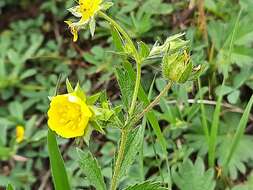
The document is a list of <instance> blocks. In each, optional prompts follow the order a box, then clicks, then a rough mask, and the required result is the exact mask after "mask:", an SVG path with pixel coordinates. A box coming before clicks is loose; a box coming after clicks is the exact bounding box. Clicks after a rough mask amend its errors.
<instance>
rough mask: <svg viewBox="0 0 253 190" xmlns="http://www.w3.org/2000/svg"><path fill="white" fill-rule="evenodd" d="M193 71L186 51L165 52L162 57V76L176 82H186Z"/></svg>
mask: <svg viewBox="0 0 253 190" xmlns="http://www.w3.org/2000/svg"><path fill="white" fill-rule="evenodd" d="M192 71H193V64H192V62H191V59H190V56H189V55H188V53H187V51H186V50H184V51H183V52H182V51H181V52H177V53H172V54H170V53H167V54H166V55H165V56H164V57H163V62H162V72H163V76H164V78H166V79H168V80H171V81H173V82H176V83H184V82H186V81H187V80H188V79H189V78H190V76H191V74H192Z"/></svg>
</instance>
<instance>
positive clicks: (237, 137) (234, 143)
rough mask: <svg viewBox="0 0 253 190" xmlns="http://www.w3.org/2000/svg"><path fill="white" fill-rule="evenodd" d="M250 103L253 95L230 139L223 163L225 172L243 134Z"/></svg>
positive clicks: (252, 101)
mask: <svg viewBox="0 0 253 190" xmlns="http://www.w3.org/2000/svg"><path fill="white" fill-rule="evenodd" d="M252 104H253V96H251V98H250V101H249V103H248V105H247V107H246V109H245V111H244V113H243V115H242V118H241V120H240V122H239V125H238V128H237V130H236V133H235V135H234V138H233V140H232V144H231V147H230V149H229V152H228V156H227V158H226V160H225V163H224V168H223V169H224V171H225V172H226V171H227V168H228V165H229V162H230V160H231V158H232V156H233V154H234V152H235V150H236V148H237V146H238V144H239V142H240V140H241V138H242V136H243V134H244V131H245V127H246V125H247V122H248V118H249V114H250V110H251V107H252Z"/></svg>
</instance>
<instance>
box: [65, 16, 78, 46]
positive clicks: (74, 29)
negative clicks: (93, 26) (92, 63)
mask: <svg viewBox="0 0 253 190" xmlns="http://www.w3.org/2000/svg"><path fill="white" fill-rule="evenodd" d="M64 22H65V23H66V24H68V26H69V28H70V32H71V34H72V35H73V42H76V41H77V39H78V29H77V27H75V26H73V23H72V22H71V21H64Z"/></svg>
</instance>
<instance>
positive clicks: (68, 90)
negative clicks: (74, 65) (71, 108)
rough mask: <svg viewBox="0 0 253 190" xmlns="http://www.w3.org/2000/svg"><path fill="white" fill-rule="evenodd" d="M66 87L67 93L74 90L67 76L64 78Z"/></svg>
mask: <svg viewBox="0 0 253 190" xmlns="http://www.w3.org/2000/svg"><path fill="white" fill-rule="evenodd" d="M66 87H67V92H68V93H72V92H74V89H73V87H72V85H71V83H70V82H69V79H68V78H67V79H66Z"/></svg>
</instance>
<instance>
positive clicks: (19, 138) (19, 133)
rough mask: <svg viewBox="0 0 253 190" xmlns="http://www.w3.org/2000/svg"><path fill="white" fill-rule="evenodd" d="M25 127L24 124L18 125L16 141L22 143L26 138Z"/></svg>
mask: <svg viewBox="0 0 253 190" xmlns="http://www.w3.org/2000/svg"><path fill="white" fill-rule="evenodd" d="M24 134H25V129H24V127H23V126H21V125H18V126H17V127H16V142H17V143H21V142H22V141H23V140H24Z"/></svg>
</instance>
